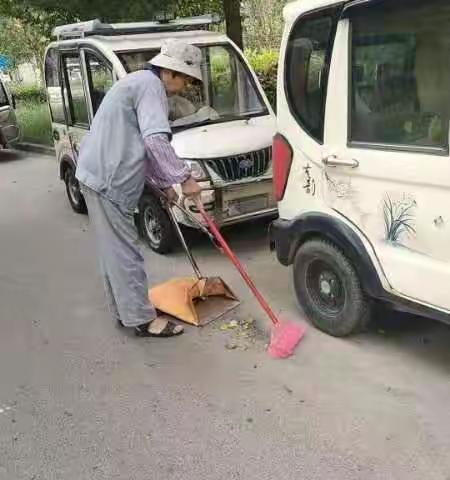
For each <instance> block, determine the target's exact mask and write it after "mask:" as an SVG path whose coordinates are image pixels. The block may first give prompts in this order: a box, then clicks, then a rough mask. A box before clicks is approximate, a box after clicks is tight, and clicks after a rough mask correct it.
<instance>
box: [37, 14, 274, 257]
mask: <svg viewBox="0 0 450 480" xmlns="http://www.w3.org/2000/svg"><path fill="white" fill-rule="evenodd" d="M215 21H216V19H215V18H214V17H212V16H208V15H206V16H202V17H192V18H187V19H177V20H164V21H155V22H144V23H124V24H113V25H109V24H104V23H101V22H99V21H98V20H94V21H90V22H82V23H79V24H73V25H66V26H61V27H57V28H56V29H55V31H54V35H55V36H56V38H57V39H56V41H55V42H53V43H51V44H50V46H49V47H48V49H47V52H46V56H45V81H46V87H47V92H48V99H49V104H50V111H51V115H52V122H53V138H54V142H55V148H56V156H57V159H58V164H59V173H60V177H61V179H62V180H64V181H65V183H66V188H67V195H68V198H69V201H70V203H71V205H72V208H73V209H74V210H75V211H77V212H85V211H86V205H85V203H84V200H83V197H82V194H81V192H80V189H79V185H78V182H77V180H76V178H75V164H76V158H77V153H78V149H79V145H80V142H81V140H82V138H83V136H84V135H85V133H86V132H87V130H88V129H89V125H90V123H91V121H92V118H93V117H94V115H95V112H96V111H97V109H98V107H99V105H100V103H101V102H102V99H103V97H104V96H105V94H106V93H107V91H108V89H109V88H110V87H111V86H112V85H113V83H114V82H116V81H117V80H118V79H120V78H122V77H124V76H125V75H127V74H128V73H130V72H133V71H136V70H138V69H142V68H144V67H145V65H146V64H147V62H148V61H149V60H150V59H151V58H152V57H153V56H155V55H156V54H158V53H159V51H160V49H161V45H162V43H163V42H164V40H166V39H168V38H179V39H183V40H185V41H187V42H190V43H192V44H195V45H197V46H198V47H199V48H200V49H201V51H202V54H203V60H204V61H203V65H202V69H203V77H204V82H203V83H202V84H194V85H192V86H191V88H190V89H189V90H188V91H187V92H186V93H185V94H184V95H183V96H175V97H170V99H169V107H170V120H171V125H172V130H173V133H174V135H173V142H172V144H173V146H174V148H175V150H176V152H177V153H178V155H179V156H180V157H181V158H183V159H185V160H186V161H187V162H188V163H189V165H190V167H191V169H192V172H193V176H194V177H195V179H196V180H197V181H198V182H200V184H201V186H202V189H203V191H202V199H203V203H204V205H205V206H206V209H207V210H208V211H209V212H210V213H211V214H212V215H213V216H214V217H215V219H216V221H217V223H218V224H219V225H220V226H224V225H231V224H235V223H238V222H243V221H247V220H251V219H255V218H258V217H266V216H267V217H270V216H276V214H277V207H276V201H275V199H274V195H273V188H272V138H273V135H274V133H275V116H274V113H273V110H272V108H271V106H270V104H269V101H268V100H267V97H266V95H265V94H264V91H263V90H262V88H261V85H260V83H259V82H258V79H257V77H256V75H255V72H254V71H253V70H252V68H251V67H250V65H249V63H248V62H247V60H246V59H245V57H244V55H243V54H242V52H241V51H240V50H239V49H238V48H237V47H236V45H235V44H234V43H233V42H231V40H230V39H229V38H228V37H227V36H226V35H223V34H221V33H216V32H212V31H208V27H209V26H210V25H211V24H212V23H214V22H215ZM180 201H181V202H183V203H184V207H186V208H187V209H188V210H189V211H190V213H192V214H194V215H197V216H198V217H199V218H200V216H199V215H198V211H197V209H196V207H195V205H194V204H193V203H192V202H190V201H188V200H186V199H183V198H181V200H180ZM177 215H178V220H179V221H180V223H183V224H186V225H188V226H192V224H191V222H190V221H189V219H188V218H186V217H184V216H183V215H182V214H180V213H179V212H177ZM137 216H138V223H139V226H140V229H141V230H142V232H143V234H144V237H145V238H146V240H147V242H148V244H149V245H150V247H151V248H152V249H153V250H155V251H156V252H159V253H166V252H168V251H169V250H170V249H171V247H172V246H173V245H174V244H176V236H175V232H174V229H173V227H172V224H171V223H170V221H169V218H168V216H167V213H166V212H165V210H164V209H163V208H162V206H161V203H160V201H159V199H158V197H157V195H155V193H154V192H153V191H152V188H151V186H150V185H147V186H146V189H145V192H144V195H143V197H142V199H141V202H140V204H139V209H138V213H137Z"/></svg>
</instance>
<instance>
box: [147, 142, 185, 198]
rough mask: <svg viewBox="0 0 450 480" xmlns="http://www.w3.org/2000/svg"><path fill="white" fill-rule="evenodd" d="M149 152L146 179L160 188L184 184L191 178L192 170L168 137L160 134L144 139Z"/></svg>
mask: <svg viewBox="0 0 450 480" xmlns="http://www.w3.org/2000/svg"><path fill="white" fill-rule="evenodd" d="M144 143H145V148H146V151H147V163H146V170H145V177H146V179H147V180H148V181H150V182H153V183H155V185H156V186H158V187H159V188H163V189H164V188H169V187H171V186H173V185H177V184H179V183H183V182H184V181H185V180H187V179H188V178H189V176H190V169H189V168H188V166H187V165H186V163H185V162H183V161H182V160H181V159H180V158H178V155H177V154H176V153H175V150H174V149H173V147H172V145H171V144H170V141H169V137H168V135H166V134H164V133H158V134H155V135H150V136H148V137H145V139H144Z"/></svg>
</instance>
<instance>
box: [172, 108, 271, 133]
mask: <svg viewBox="0 0 450 480" xmlns="http://www.w3.org/2000/svg"><path fill="white" fill-rule="evenodd" d="M265 114H266V113H265V112H264V111H261V112H255V113H250V114H246V115H224V116H222V117H219V118H215V119H212V118H209V119H207V120H201V121H200V122H193V123H187V124H186V125H178V126H175V127H172V130H175V131H176V130H181V129H186V128H195V127H204V126H206V125H213V124H215V123H224V122H235V121H239V120H241V121H247V122H248V121H249V120H251V119H252V118H253V117H257V116H260V115H265Z"/></svg>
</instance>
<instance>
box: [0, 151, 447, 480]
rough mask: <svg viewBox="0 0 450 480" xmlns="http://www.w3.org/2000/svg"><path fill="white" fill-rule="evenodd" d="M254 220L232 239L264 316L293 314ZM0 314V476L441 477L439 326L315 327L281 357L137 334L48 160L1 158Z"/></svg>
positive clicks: (157, 269)
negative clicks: (331, 332) (110, 295)
mask: <svg viewBox="0 0 450 480" xmlns="http://www.w3.org/2000/svg"><path fill="white" fill-rule="evenodd" d="M265 227H266V226H265V225H264V224H261V223H259V224H253V225H249V226H246V227H239V228H237V229H233V230H231V231H228V232H227V236H228V238H229V239H230V241H231V243H232V245H233V247H235V248H236V250H237V251H238V253H239V255H240V257H241V258H242V259H243V260H244V261H245V262H246V264H247V265H248V267H249V269H250V272H251V273H252V274H253V275H254V277H255V279H256V281H257V283H258V284H259V285H260V287H261V289H262V290H263V291H264V293H266V294H267V296H268V298H269V299H270V301H271V302H272V303H273V305H274V308H275V309H276V310H277V311H279V312H280V311H281V312H282V313H283V314H285V315H291V316H296V317H298V318H300V317H301V315H300V313H299V312H298V310H297V307H296V305H295V301H294V296H293V294H292V290H291V282H290V272H289V271H288V270H286V269H284V268H283V267H281V266H279V265H278V264H277V262H276V260H275V258H274V257H273V256H272V254H271V253H270V252H268V249H267V241H266V238H265V237H266V234H265ZM145 251H146V257H147V260H148V267H149V271H151V272H152V274H151V275H150V277H151V280H152V281H153V282H158V281H161V280H164V279H165V278H169V277H170V276H172V275H175V274H176V275H179V274H185V273H186V274H189V272H190V270H189V266H188V265H187V264H186V262H185V260H184V258H183V256H182V254H181V253H177V254H175V255H173V256H169V257H166V258H161V257H158V256H155V255H153V254H151V253H150V251H148V250H147V249H146V250H145ZM195 251H196V253H197V255H198V257H199V260H200V263H201V265H202V266H203V267H204V268H205V270H206V271H207V272H209V273H215V274H217V273H220V274H221V275H222V276H223V277H224V278H225V279H226V280H227V281H228V283H229V284H230V285H231V286H232V287H233V288H234V289H235V290H236V291H238V292H239V294H240V295H241V297H242V299H243V301H244V304H243V306H242V308H241V309H240V310H239V311H238V312H237V313H236V314H235V315H234V318H236V319H237V320H246V319H248V318H249V317H250V316H251V317H252V318H254V319H256V320H257V322H258V324H261V323H260V322H264V321H265V319H264V316H263V315H262V314H261V312H260V310H259V309H258V308H257V306H256V304H255V303H254V301H253V300H252V299H251V298H250V296H249V294H248V293H247V291H246V290H245V287H244V286H243V285H242V283H241V282H240V280H239V278H238V276H237V274H236V273H235V272H234V271H233V269H232V268H231V267H230V266H229V265H228V264H227V262H226V260H225V259H224V258H222V257H220V255H219V254H218V253H216V252H215V251H214V250H213V249H212V248H211V247H210V246H209V245H208V243H207V242H204V241H198V243H197V245H196V249H195ZM0 312H1V318H0V327H1V330H0V480H60V479H64V480H84V479H85V480H97V479H98V480H100V479H102V480H103V479H105V480H106V479H108V480H112V479H121V480H149V479H151V480H159V479H161V480H172V479H174V480H175V479H180V480H190V479H196V480H199V479H202V480H203V479H214V480H215V479H217V480H222V479H223V480H232V479H245V480H275V479H277V480H278V479H283V480H290V479H292V480H300V479H301V480H321V479H324V480H325V479H327V480H328V479H333V480H360V479H362V480H375V479H377V480H381V479H383V480H385V479H389V480H391V479H392V480H394V479H395V480H397V479H407V480H416V479H417V480H419V479H420V480H449V479H450V456H449V453H448V452H449V451H450V408H449V407H448V402H449V398H450V375H449V373H450V349H449V345H450V329H449V328H448V327H446V326H444V325H440V324H437V323H434V322H430V321H427V320H421V319H415V318H411V317H405V316H399V315H395V316H392V315H390V316H389V318H383V319H380V320H379V321H378V323H377V324H376V326H375V327H374V328H373V330H372V331H371V332H369V333H366V334H364V335H361V336H358V337H354V338H352V339H347V340H336V339H332V338H330V337H327V336H326V335H324V334H321V333H319V332H317V331H316V330H314V329H313V328H309V330H308V334H307V337H306V338H305V340H304V341H303V343H302V344H301V346H300V347H299V349H298V352H297V354H296V356H295V358H293V359H290V360H284V361H273V360H271V359H270V358H268V356H267V355H266V353H265V351H264V343H265V338H264V335H262V334H261V335H258V334H255V335H254V334H253V333H252V335H251V336H250V337H249V338H247V337H245V335H247V334H248V331H247V330H243V329H236V330H230V331H228V330H227V331H223V330H221V328H220V327H221V325H222V324H221V323H220V322H219V323H217V324H215V325H213V326H210V327H207V328H205V329H202V330H198V329H194V328H189V329H188V331H187V334H186V335H184V336H183V337H181V338H178V339H174V340H170V341H162V340H155V339H150V340H147V339H145V340H142V339H135V338H134V337H132V336H128V335H126V334H124V332H123V331H120V330H119V329H117V328H116V327H115V326H114V324H113V322H112V321H111V319H110V318H109V316H108V313H107V311H106V309H105V305H104V298H103V292H102V286H101V283H100V281H99V279H98V277H97V275H96V259H95V251H94V246H93V242H92V238H91V236H90V233H89V231H88V220H87V218H86V217H84V216H79V215H76V214H74V213H73V212H72V211H71V210H70V208H69V206H68V204H67V201H66V198H65V193H64V188H63V185H62V184H61V183H60V182H59V181H58V179H57V166H56V162H55V160H54V159H52V158H49V157H43V156H36V155H34V156H32V155H25V154H14V153H7V152H0ZM228 320H230V319H228ZM227 347H228V348H227ZM232 347H237V348H232ZM230 348H231V349H230Z"/></svg>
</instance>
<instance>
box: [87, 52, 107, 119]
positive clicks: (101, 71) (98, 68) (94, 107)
mask: <svg viewBox="0 0 450 480" xmlns="http://www.w3.org/2000/svg"><path fill="white" fill-rule="evenodd" d="M83 56H84V61H85V80H86V82H85V84H86V86H87V96H88V101H89V110H90V115H91V118H92V119H93V118H94V116H95V114H96V113H97V111H98V109H99V108H100V105H101V103H102V101H103V99H104V97H105V95H106V94H107V93H108V91H109V89H110V88H111V87H112V86H113V84H114V81H115V75H114V73H113V68H112V65H111V63H110V62H109V61H108V60H106V58H104V57H103V55H101V54H100V53H99V52H96V51H94V50H92V49H87V48H86V49H83Z"/></svg>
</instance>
